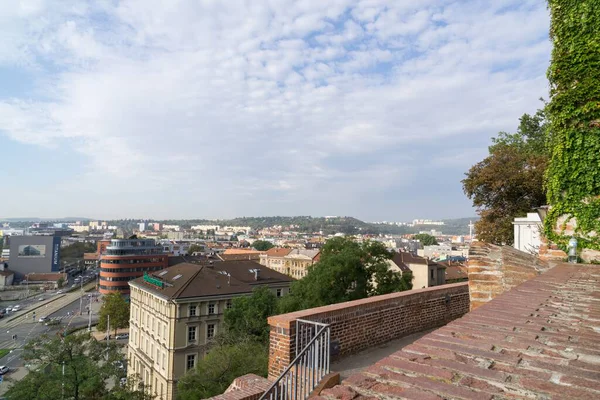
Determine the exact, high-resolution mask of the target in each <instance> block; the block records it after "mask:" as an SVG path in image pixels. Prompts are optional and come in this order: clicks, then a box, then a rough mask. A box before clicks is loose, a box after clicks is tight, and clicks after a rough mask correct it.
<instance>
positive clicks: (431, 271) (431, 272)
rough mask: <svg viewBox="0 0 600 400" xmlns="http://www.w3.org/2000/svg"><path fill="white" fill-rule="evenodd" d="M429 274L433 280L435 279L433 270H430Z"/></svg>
mask: <svg viewBox="0 0 600 400" xmlns="http://www.w3.org/2000/svg"><path fill="white" fill-rule="evenodd" d="M429 273H430V275H431V279H433V269H430V270H429Z"/></svg>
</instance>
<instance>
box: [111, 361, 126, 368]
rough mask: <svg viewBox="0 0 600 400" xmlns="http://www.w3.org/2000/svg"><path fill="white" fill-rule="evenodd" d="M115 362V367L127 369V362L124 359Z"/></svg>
mask: <svg viewBox="0 0 600 400" xmlns="http://www.w3.org/2000/svg"><path fill="white" fill-rule="evenodd" d="M113 364H114V365H115V367H117V368H119V369H125V364H123V361H119V360H117V361H115V362H114V363H113Z"/></svg>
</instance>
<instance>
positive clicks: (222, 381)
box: [177, 339, 269, 400]
mask: <svg viewBox="0 0 600 400" xmlns="http://www.w3.org/2000/svg"><path fill="white" fill-rule="evenodd" d="M268 360H269V349H268V347H267V345H265V344H263V343H258V342H254V341H251V340H246V339H242V340H241V341H239V342H238V343H236V344H231V343H224V344H222V345H219V346H216V347H213V348H211V349H210V351H209V353H208V355H207V356H206V357H205V358H204V359H202V360H199V361H198V364H197V366H196V368H195V369H194V370H192V371H190V372H188V373H187V374H186V375H185V376H184V377H182V378H181V379H180V380H179V382H178V384H177V400H197V399H205V398H208V397H212V396H216V395H218V394H221V393H223V392H224V391H225V389H227V387H228V386H229V385H230V384H231V382H233V380H234V379H235V378H237V377H239V376H242V375H245V374H250V373H253V374H256V375H260V376H264V377H266V376H267V368H268Z"/></svg>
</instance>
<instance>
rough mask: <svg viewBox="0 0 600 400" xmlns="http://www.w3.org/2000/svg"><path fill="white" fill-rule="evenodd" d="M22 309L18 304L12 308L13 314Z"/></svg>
mask: <svg viewBox="0 0 600 400" xmlns="http://www.w3.org/2000/svg"><path fill="white" fill-rule="evenodd" d="M20 309H21V306H20V305H18V304H17V305H16V306H13V307H12V312H15V311H19V310H20Z"/></svg>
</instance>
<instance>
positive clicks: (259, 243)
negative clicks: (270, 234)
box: [252, 240, 274, 251]
mask: <svg viewBox="0 0 600 400" xmlns="http://www.w3.org/2000/svg"><path fill="white" fill-rule="evenodd" d="M252 247H254V248H255V249H256V250H258V251H267V250H269V249H272V248H273V247H274V246H273V243H271V242H268V241H266V240H255V241H254V243H252Z"/></svg>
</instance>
